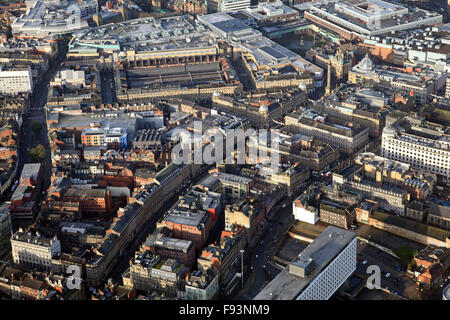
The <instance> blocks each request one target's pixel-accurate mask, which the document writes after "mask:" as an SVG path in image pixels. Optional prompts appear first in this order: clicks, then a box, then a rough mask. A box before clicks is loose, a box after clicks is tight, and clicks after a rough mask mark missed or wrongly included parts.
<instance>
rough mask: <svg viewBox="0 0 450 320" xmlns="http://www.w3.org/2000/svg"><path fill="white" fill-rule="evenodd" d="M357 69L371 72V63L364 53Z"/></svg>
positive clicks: (367, 55)
mask: <svg viewBox="0 0 450 320" xmlns="http://www.w3.org/2000/svg"><path fill="white" fill-rule="evenodd" d="M358 68H359V69H360V70H362V71H372V70H373V62H372V60H371V59H370V57H369V54H368V53H366V56H365V57H364V59H362V60H361V62H360V63H359V65H358Z"/></svg>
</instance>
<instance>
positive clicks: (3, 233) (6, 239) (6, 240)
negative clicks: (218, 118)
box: [0, 203, 12, 255]
mask: <svg viewBox="0 0 450 320" xmlns="http://www.w3.org/2000/svg"><path fill="white" fill-rule="evenodd" d="M11 232H12V227H11V218H10V216H9V204H8V203H3V204H2V205H1V206H0V255H2V254H3V253H4V252H5V251H6V250H8V249H9V248H10V239H11Z"/></svg>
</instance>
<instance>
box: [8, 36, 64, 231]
mask: <svg viewBox="0 0 450 320" xmlns="http://www.w3.org/2000/svg"><path fill="white" fill-rule="evenodd" d="M63 48H64V45H62V44H60V53H59V55H58V56H57V57H56V60H55V61H54V62H53V63H51V64H50V65H51V67H50V68H49V70H47V72H45V73H44V74H43V75H42V77H41V79H40V81H39V82H37V83H36V84H35V87H34V89H33V94H32V96H31V99H30V109H29V110H28V112H27V113H26V114H25V115H24V116H23V124H22V128H21V137H20V145H19V148H18V149H19V154H20V156H19V170H18V176H17V178H19V177H20V174H21V171H22V168H23V165H24V164H26V163H33V162H34V161H32V159H31V157H30V150H31V149H32V148H33V147H35V146H37V145H39V144H42V145H43V146H44V148H45V150H46V153H45V157H44V159H43V160H42V161H41V163H42V169H41V170H42V171H41V185H40V186H39V188H38V192H37V196H36V199H35V201H37V202H39V203H40V202H41V200H42V198H43V196H42V193H41V191H42V190H47V188H48V187H49V186H50V176H51V154H50V144H49V140H48V131H47V123H46V117H45V105H46V102H47V94H48V84H49V82H50V80H51V79H52V78H53V76H54V75H55V73H56V72H57V70H58V69H59V65H60V63H61V61H63V60H64V58H65V54H66V51H65V49H63ZM33 123H39V124H41V126H42V129H41V130H40V132H39V133H38V134H36V133H35V132H33V130H32V125H33ZM33 222H34V221H26V222H25V221H23V222H18V223H17V222H16V221H13V226H14V227H18V226H22V227H26V226H27V225H29V224H30V223H33Z"/></svg>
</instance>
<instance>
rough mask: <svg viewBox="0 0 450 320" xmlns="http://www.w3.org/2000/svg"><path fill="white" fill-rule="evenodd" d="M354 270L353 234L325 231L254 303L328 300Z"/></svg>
mask: <svg viewBox="0 0 450 320" xmlns="http://www.w3.org/2000/svg"><path fill="white" fill-rule="evenodd" d="M355 270H356V234H355V233H354V232H351V231H347V230H344V229H341V228H337V227H333V226H329V227H327V228H326V229H325V230H324V231H323V232H322V233H321V234H320V235H319V236H318V237H317V238H316V239H315V240H314V241H313V242H312V243H311V244H309V245H308V246H307V247H306V248H305V250H303V251H302V252H301V253H300V255H299V256H298V257H297V258H295V259H294V260H293V261H292V262H291V263H290V264H289V265H288V266H287V267H286V268H284V270H283V271H281V272H280V273H279V274H278V275H277V276H276V277H275V278H274V279H273V280H272V281H271V282H270V283H269V284H268V285H267V286H266V287H265V288H264V289H263V290H262V291H261V292H260V293H258V295H257V296H256V297H255V298H254V300H328V299H330V297H331V296H332V295H333V294H334V293H335V292H336V291H337V290H338V289H339V288H340V287H341V286H342V284H343V283H344V282H345V281H346V280H347V279H348V278H349V277H350V276H351V275H352V273H353V272H354V271H355Z"/></svg>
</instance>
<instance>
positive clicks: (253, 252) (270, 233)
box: [235, 200, 292, 300]
mask: <svg viewBox="0 0 450 320" xmlns="http://www.w3.org/2000/svg"><path fill="white" fill-rule="evenodd" d="M285 202H286V206H285V207H284V208H283V207H280V206H278V207H275V208H274V211H273V212H274V214H272V215H271V216H272V217H273V218H272V219H271V220H270V221H269V223H268V225H267V228H266V229H265V230H264V231H263V233H262V235H261V237H260V239H259V240H258V242H257V243H256V245H255V248H250V249H249V254H250V263H249V264H247V267H248V268H247V270H249V271H251V273H250V274H249V275H248V276H247V278H246V279H245V283H244V288H243V289H241V290H240V291H239V292H238V293H237V295H236V297H235V299H237V300H252V299H253V298H254V297H255V296H256V295H257V294H258V293H259V292H260V291H261V289H262V288H264V287H265V286H266V285H267V283H269V282H270V281H271V280H272V279H273V278H274V277H275V276H276V275H277V274H278V273H280V271H281V269H282V268H280V267H278V266H276V265H275V264H273V263H272V261H271V260H272V257H273V253H274V250H273V247H274V245H276V244H277V243H280V242H281V240H282V239H283V237H284V235H285V234H286V231H287V230H288V229H289V227H290V222H291V219H292V206H291V205H290V203H291V200H285ZM275 240H276V242H275ZM275 251H276V250H275ZM249 271H247V272H249ZM244 277H245V274H244Z"/></svg>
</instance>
